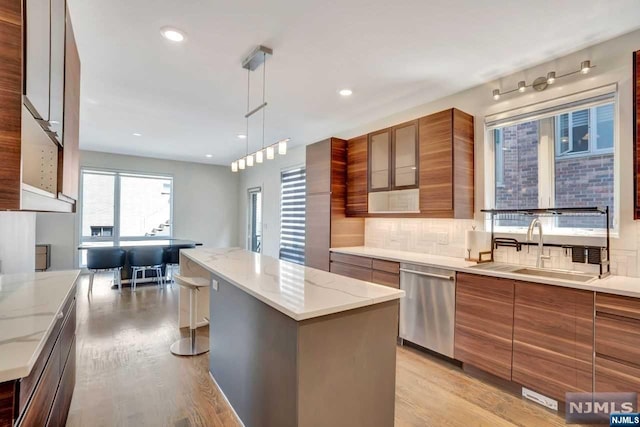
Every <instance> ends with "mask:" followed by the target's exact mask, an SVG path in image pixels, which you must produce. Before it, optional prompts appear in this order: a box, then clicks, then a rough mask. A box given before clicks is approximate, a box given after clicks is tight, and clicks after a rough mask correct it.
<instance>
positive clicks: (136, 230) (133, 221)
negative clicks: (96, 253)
mask: <svg viewBox="0 0 640 427" xmlns="http://www.w3.org/2000/svg"><path fill="white" fill-rule="evenodd" d="M172 189H173V179H172V178H171V177H167V176H153V175H140V174H130V173H123V172H110V171H95V170H83V171H82V199H81V202H80V204H81V210H82V216H81V223H82V224H81V228H82V232H81V240H82V241H84V242H86V241H117V240H122V239H153V238H168V237H171V235H172V232H171V230H172V227H171V226H172V224H173V222H172V208H171V203H172V202H171V200H172Z"/></svg>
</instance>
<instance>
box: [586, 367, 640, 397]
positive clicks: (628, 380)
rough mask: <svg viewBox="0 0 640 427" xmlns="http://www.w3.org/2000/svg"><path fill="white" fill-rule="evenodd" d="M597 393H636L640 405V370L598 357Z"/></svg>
mask: <svg viewBox="0 0 640 427" xmlns="http://www.w3.org/2000/svg"><path fill="white" fill-rule="evenodd" d="M595 383H596V384H595V386H596V390H595V391H597V392H636V393H638V396H639V399H638V400H639V403H640V368H639V367H634V366H629V365H627V364H625V363H619V362H616V361H613V360H610V359H607V358H605V357H601V356H596V381H595Z"/></svg>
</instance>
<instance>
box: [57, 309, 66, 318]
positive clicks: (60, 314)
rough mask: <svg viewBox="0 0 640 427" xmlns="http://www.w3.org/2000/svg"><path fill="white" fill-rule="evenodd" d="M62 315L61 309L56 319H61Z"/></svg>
mask: <svg viewBox="0 0 640 427" xmlns="http://www.w3.org/2000/svg"><path fill="white" fill-rule="evenodd" d="M63 317H64V311H61V312H60V313H58V314H57V315H56V319H62V318H63Z"/></svg>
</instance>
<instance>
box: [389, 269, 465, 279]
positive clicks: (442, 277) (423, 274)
mask: <svg viewBox="0 0 640 427" xmlns="http://www.w3.org/2000/svg"><path fill="white" fill-rule="evenodd" d="M400 271H402V272H404V273H410V274H417V275H419V276H427V277H434V278H436V279H444V280H453V279H454V277H453V276H449V275H446V274H436V273H426V272H424V271H417V270H410V269H408V268H401V269H400Z"/></svg>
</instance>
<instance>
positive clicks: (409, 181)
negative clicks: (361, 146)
mask: <svg viewBox="0 0 640 427" xmlns="http://www.w3.org/2000/svg"><path fill="white" fill-rule="evenodd" d="M417 161H418V122H417V121H412V122H409V123H404V124H401V125H398V126H394V127H392V128H389V129H384V130H381V131H378V132H374V133H370V134H369V192H375V191H390V190H404V189H409V188H417V186H418V173H417V172H418V171H417V169H418V165H417Z"/></svg>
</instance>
